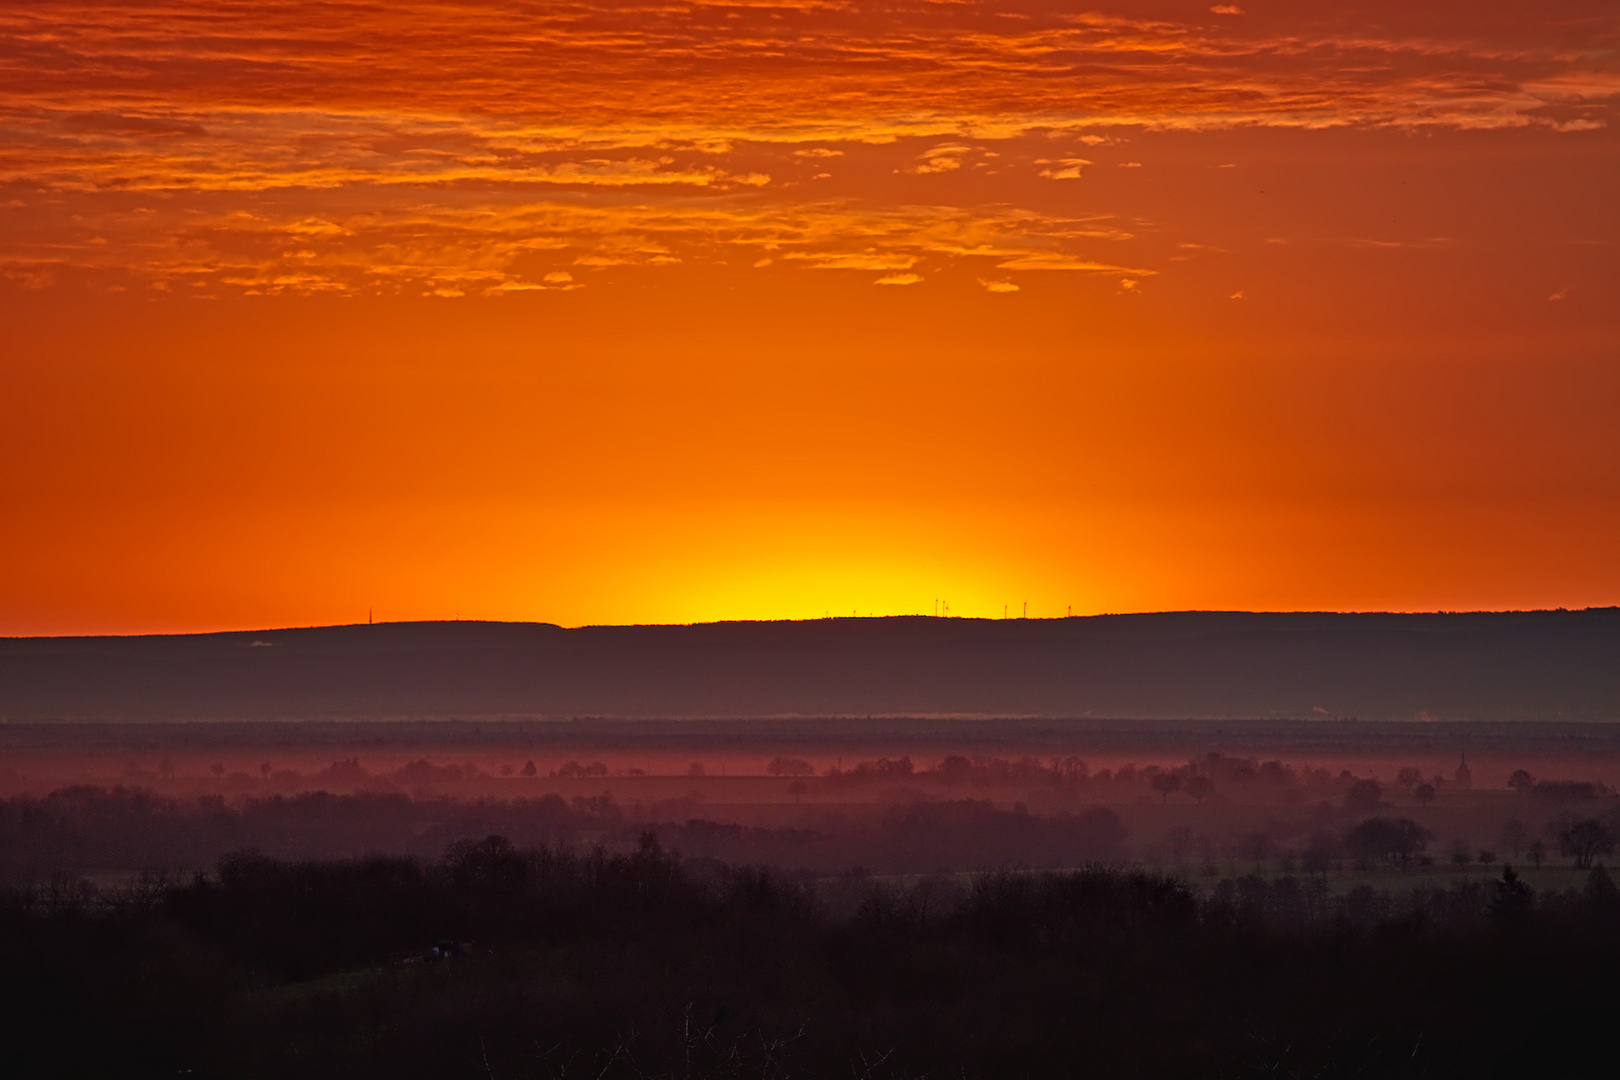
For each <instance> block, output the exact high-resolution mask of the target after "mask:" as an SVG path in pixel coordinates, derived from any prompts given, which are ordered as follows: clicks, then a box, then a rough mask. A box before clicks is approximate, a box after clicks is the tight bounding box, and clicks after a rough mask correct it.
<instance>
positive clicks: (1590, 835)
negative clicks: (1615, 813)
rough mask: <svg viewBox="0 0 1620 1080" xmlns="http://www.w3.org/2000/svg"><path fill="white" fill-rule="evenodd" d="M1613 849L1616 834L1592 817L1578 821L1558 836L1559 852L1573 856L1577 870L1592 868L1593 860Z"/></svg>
mask: <svg viewBox="0 0 1620 1080" xmlns="http://www.w3.org/2000/svg"><path fill="white" fill-rule="evenodd" d="M1613 850H1614V834H1613V833H1611V832H1610V831H1609V830H1608V829H1607V828H1606V827H1605V826H1604V824H1603V822H1601V821H1596V820H1593V819H1592V818H1587V819H1586V820H1585V821H1577V822H1576V823H1575V824H1573V825H1571V826H1570V827H1569V828H1567V829H1565V830H1564V831H1563V832H1562V833H1561V834H1559V837H1558V853H1559V854H1560V855H1569V856H1571V857H1573V858H1574V860H1575V869H1577V870H1590V869H1591V868H1592V862H1593V860H1595V859H1596V858H1597V857H1598V856H1599V855H1607V854H1609V853H1610V852H1612V851H1613Z"/></svg>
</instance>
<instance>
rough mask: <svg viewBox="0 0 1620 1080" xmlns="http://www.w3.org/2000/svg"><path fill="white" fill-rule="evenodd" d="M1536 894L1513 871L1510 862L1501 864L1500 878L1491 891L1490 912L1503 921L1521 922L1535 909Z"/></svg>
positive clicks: (1494, 917) (1492, 915)
mask: <svg viewBox="0 0 1620 1080" xmlns="http://www.w3.org/2000/svg"><path fill="white" fill-rule="evenodd" d="M1535 900H1536V894H1535V892H1534V891H1533V890H1532V889H1531V888H1530V886H1528V885H1526V884H1525V883H1524V882H1523V881H1520V880H1519V875H1518V874H1517V873H1515V872H1514V870H1513V866H1512V865H1511V864H1503V866H1502V878H1501V880H1500V881H1498V882H1497V883H1496V888H1495V889H1494V890H1492V892H1491V901H1490V909H1489V910H1490V914H1491V917H1492V918H1493V919H1498V920H1500V921H1502V922H1504V923H1522V922H1525V921H1526V920H1528V919H1529V918H1530V914H1531V912H1532V911H1533V910H1534V909H1535Z"/></svg>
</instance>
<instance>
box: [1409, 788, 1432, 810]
mask: <svg viewBox="0 0 1620 1080" xmlns="http://www.w3.org/2000/svg"><path fill="white" fill-rule="evenodd" d="M1434 795H1435V791H1434V785H1433V784H1419V785H1418V786H1417V787H1415V788H1413V789H1412V801H1413V802H1415V803H1417V804H1418V805H1419V806H1428V805H1429V804H1430V803H1432V802H1434Z"/></svg>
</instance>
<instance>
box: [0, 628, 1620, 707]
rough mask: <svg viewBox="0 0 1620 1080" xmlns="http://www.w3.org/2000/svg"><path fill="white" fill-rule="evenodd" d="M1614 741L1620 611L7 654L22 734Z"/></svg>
mask: <svg viewBox="0 0 1620 1080" xmlns="http://www.w3.org/2000/svg"><path fill="white" fill-rule="evenodd" d="M452 715H455V716H462V717H466V716H502V715H505V716H540V717H575V716H597V717H664V718H680V717H768V716H837V715H890V716H894V715H912V716H928V715H960V716H971V715H981V716H990V715H999V716H1027V717H1088V716H1095V717H1114V718H1143V719H1168V718H1209V719H1216V718H1220V719H1224V718H1241V717H1248V718H1268V717H1299V718H1311V717H1321V718H1327V717H1352V716H1353V717H1358V718H1361V719H1369V720H1371V719H1389V720H1410V719H1424V718H1432V719H1444V720H1466V719H1472V720H1553V719H1562V720H1576V721H1581V720H1613V719H1617V718H1620V608H1602V609H1588V610H1585V611H1537V612H1508V613H1478V614H1419V615H1393V614H1364V615H1346V614H1310V613H1306V614H1264V613H1227V612H1174V613H1165V614H1147V615H1103V616H1094V617H1088V618H1070V619H1048V620H1043V619H1006V620H981V619H936V618H926V617H902V618H882V619H853V618H852V619H824V620H816V621H807V622H734V623H710V624H703V625H694V626H591V627H581V628H579V629H565V628H563V627H559V626H553V625H549V624H543V623H487V622H436V623H390V624H381V625H377V626H365V625H360V626H334V627H320V628H310V629H294V630H260V631H252V632H244V633H219V634H188V635H174V636H146V637H79V638H13V639H8V640H3V641H0V716H4V717H6V718H8V719H11V720H56V719H70V720H103V721H122V720H165V719H171V720H184V719H286V718H299V717H302V718H312V717H338V716H349V717H423V718H431V717H443V716H452Z"/></svg>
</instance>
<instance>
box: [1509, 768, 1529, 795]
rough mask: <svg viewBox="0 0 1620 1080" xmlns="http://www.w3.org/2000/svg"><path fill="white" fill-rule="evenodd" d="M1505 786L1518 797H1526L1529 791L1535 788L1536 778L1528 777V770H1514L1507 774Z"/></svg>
mask: <svg viewBox="0 0 1620 1080" xmlns="http://www.w3.org/2000/svg"><path fill="white" fill-rule="evenodd" d="M1507 786H1508V787H1510V788H1512V789H1513V790H1514V791H1516V792H1518V793H1519V794H1520V795H1528V794H1529V793H1530V789H1531V788H1533V787H1535V786H1536V778H1535V777H1533V776H1531V775H1530V771H1529V770H1528V769H1514V770H1513V772H1511V773H1509V774H1508V778H1507Z"/></svg>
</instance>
